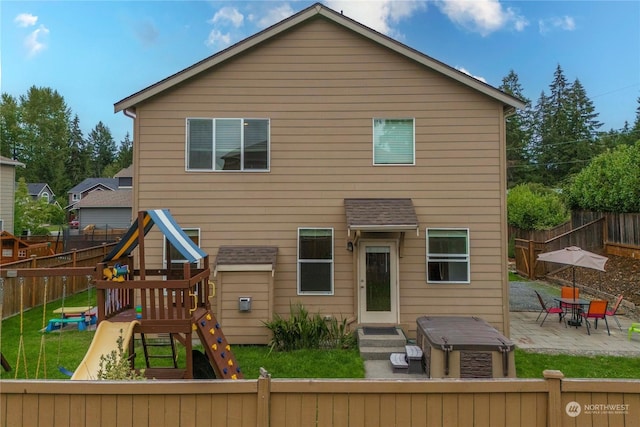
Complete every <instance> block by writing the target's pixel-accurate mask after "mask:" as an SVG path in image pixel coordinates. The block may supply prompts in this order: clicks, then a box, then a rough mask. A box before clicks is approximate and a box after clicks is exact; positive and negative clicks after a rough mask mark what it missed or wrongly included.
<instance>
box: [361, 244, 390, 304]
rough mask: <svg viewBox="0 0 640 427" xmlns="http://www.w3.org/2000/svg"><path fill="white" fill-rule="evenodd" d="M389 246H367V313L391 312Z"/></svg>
mask: <svg viewBox="0 0 640 427" xmlns="http://www.w3.org/2000/svg"><path fill="white" fill-rule="evenodd" d="M390 252H391V251H390V248H389V247H388V246H367V247H366V253H365V256H366V265H367V276H366V277H367V283H366V291H367V297H366V301H367V311H391V265H390V259H391V257H390Z"/></svg>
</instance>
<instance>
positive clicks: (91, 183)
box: [68, 178, 118, 193]
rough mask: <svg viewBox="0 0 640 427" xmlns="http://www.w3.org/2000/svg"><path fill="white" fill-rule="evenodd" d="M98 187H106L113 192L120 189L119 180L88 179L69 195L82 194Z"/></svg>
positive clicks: (70, 191)
mask: <svg viewBox="0 0 640 427" xmlns="http://www.w3.org/2000/svg"><path fill="white" fill-rule="evenodd" d="M97 185H104V186H105V187H109V188H111V189H112V190H115V189H117V188H118V179H117V178H87V179H85V180H84V181H82V182H81V183H80V184H78V185H76V186H75V187H73V188H72V189H71V190H69V191H68V193H82V192H84V191H86V190H88V189H90V188H93V187H95V186H97Z"/></svg>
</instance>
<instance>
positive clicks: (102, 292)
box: [95, 260, 210, 332]
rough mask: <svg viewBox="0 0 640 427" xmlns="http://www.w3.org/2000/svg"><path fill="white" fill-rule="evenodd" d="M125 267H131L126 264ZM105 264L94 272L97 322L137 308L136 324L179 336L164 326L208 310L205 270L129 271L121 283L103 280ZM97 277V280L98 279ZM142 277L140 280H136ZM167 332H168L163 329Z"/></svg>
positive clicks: (131, 262)
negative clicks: (194, 312) (154, 326)
mask: <svg viewBox="0 0 640 427" xmlns="http://www.w3.org/2000/svg"><path fill="white" fill-rule="evenodd" d="M128 265H133V261H132V260H129V264H128ZM105 268H107V266H106V264H99V265H98V268H97V269H96V275H97V276H96V277H97V278H96V280H95V283H96V289H97V306H98V321H102V320H105V319H109V318H113V317H114V316H117V315H118V314H119V313H122V312H124V311H127V310H133V309H135V308H136V307H135V306H136V305H138V306H139V307H140V312H139V313H138V314H139V320H141V321H142V322H143V323H144V324H145V325H146V326H152V325H154V324H157V325H158V327H160V329H162V328H165V330H163V332H179V331H177V330H176V331H174V330H169V329H171V327H170V324H169V323H167V322H171V321H177V320H185V321H187V322H183V323H184V325H186V326H180V327H179V329H184V328H185V327H190V323H189V322H188V320H189V319H190V318H191V314H192V312H193V311H194V310H195V309H196V308H198V307H204V308H207V309H208V308H209V296H210V288H209V285H208V283H209V275H210V270H209V269H208V268H205V269H199V270H195V271H192V270H191V268H190V266H189V264H185V265H184V269H183V270H182V271H176V270H166V269H159V270H144V271H139V270H133V269H131V273H130V274H128V275H127V276H126V280H124V281H122V282H118V281H113V280H105V279H104V278H103V277H102V271H103V270H104V269H105ZM98 277H99V278H98ZM140 277H144V280H141V279H139V278H140ZM167 328H169V329H167Z"/></svg>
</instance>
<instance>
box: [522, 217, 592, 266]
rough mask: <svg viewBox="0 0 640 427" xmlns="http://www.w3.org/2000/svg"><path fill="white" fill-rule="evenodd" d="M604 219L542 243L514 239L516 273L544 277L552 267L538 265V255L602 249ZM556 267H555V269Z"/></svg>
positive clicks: (545, 264) (542, 264)
mask: <svg viewBox="0 0 640 427" xmlns="http://www.w3.org/2000/svg"><path fill="white" fill-rule="evenodd" d="M604 225H605V218H604V217H600V218H598V219H596V220H593V221H591V222H588V223H586V224H584V225H582V226H580V227H578V228H574V229H573V230H571V231H569V232H566V233H563V234H560V235H559V236H556V237H554V238H552V239H549V240H546V241H544V242H536V241H533V240H524V239H514V253H515V257H516V271H517V272H518V274H520V275H521V276H524V277H528V278H530V279H535V278H538V277H543V276H545V275H546V274H547V273H548V272H549V271H551V269H552V268H553V267H551V266H550V265H549V264H550V263H539V262H538V254H541V253H543V252H550V251H555V250H558V249H562V248H566V247H569V246H579V247H581V248H582V249H586V250H588V251H594V250H595V251H598V250H600V249H602V248H603V247H604V242H605V231H604V230H605V227H604ZM557 267H558V266H557V265H556V267H555V268H557Z"/></svg>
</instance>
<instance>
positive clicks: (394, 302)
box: [358, 240, 398, 324]
mask: <svg viewBox="0 0 640 427" xmlns="http://www.w3.org/2000/svg"><path fill="white" fill-rule="evenodd" d="M358 251H359V265H358V272H359V277H358V285H359V300H360V302H359V307H360V322H361V323H394V324H395V323H397V322H398V270H397V268H398V267H397V266H398V258H397V254H398V252H397V245H396V242H394V241H387V240H384V241H375V240H374V241H366V242H363V241H360V243H359V244H358Z"/></svg>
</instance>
